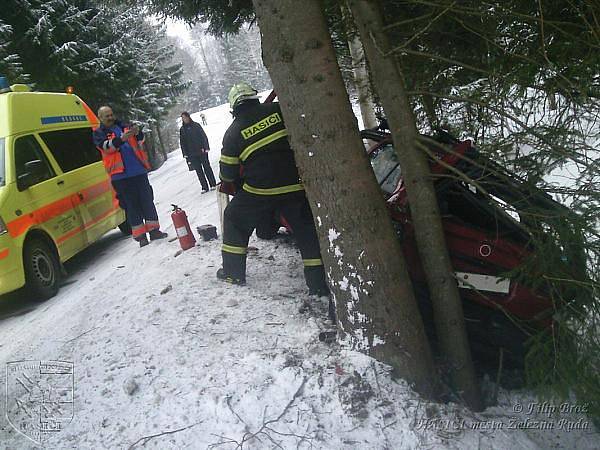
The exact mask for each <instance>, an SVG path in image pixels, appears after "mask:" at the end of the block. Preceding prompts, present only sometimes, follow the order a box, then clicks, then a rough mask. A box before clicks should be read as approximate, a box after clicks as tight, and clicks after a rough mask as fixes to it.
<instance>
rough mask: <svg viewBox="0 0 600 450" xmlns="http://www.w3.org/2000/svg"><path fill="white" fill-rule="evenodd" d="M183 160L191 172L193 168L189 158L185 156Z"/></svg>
mask: <svg viewBox="0 0 600 450" xmlns="http://www.w3.org/2000/svg"><path fill="white" fill-rule="evenodd" d="M185 162H186V164H187V166H188V170H189V171H190V172H191V171H192V170H194V166H193V165H192V162H191V161H190V160H189V158H188V157H187V156H186V158H185Z"/></svg>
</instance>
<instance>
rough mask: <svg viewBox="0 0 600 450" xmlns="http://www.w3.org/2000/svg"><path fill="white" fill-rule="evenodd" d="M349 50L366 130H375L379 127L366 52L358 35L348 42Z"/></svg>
mask: <svg viewBox="0 0 600 450" xmlns="http://www.w3.org/2000/svg"><path fill="white" fill-rule="evenodd" d="M348 48H349V49H350V56H351V57H352V73H353V74H354V84H355V86H356V90H357V92H358V105H359V107H360V114H361V116H362V121H363V125H364V127H365V128H375V127H376V126H377V119H376V118H375V104H374V103H373V100H372V97H371V86H370V83H369V72H368V71H367V63H366V61H365V51H364V49H363V45H362V43H361V42H360V38H359V37H358V36H357V35H354V36H353V37H351V38H350V39H349V40H348Z"/></svg>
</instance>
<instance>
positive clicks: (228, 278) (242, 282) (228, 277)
mask: <svg viewBox="0 0 600 450" xmlns="http://www.w3.org/2000/svg"><path fill="white" fill-rule="evenodd" d="M217 278H218V279H219V280H221V281H224V282H226V283H230V284H237V285H238V286H245V285H246V280H245V279H243V278H234V277H232V276H231V275H228V274H226V273H225V270H223V269H219V270H217Z"/></svg>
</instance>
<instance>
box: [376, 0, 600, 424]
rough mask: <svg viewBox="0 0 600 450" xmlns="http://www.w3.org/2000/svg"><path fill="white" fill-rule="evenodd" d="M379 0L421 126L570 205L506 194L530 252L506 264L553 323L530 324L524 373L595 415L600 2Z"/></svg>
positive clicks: (599, 412)
mask: <svg viewBox="0 0 600 450" xmlns="http://www.w3.org/2000/svg"><path fill="white" fill-rule="evenodd" d="M382 4H383V5H384V10H385V12H386V14H385V15H386V17H387V20H388V24H389V25H388V31H389V35H390V37H391V39H392V41H393V46H394V48H395V50H394V51H393V55H394V56H395V57H398V58H399V59H400V62H401V64H402V67H403V69H404V73H405V76H406V82H407V85H408V87H409V90H410V91H412V101H413V104H414V105H415V109H416V111H417V113H418V126H419V128H420V129H421V130H423V131H430V130H431V129H433V128H435V127H439V126H443V127H445V128H449V129H451V130H453V131H454V134H457V135H460V136H461V137H470V138H473V139H474V140H475V142H476V143H477V145H478V147H479V148H480V150H481V151H483V152H485V153H487V154H489V155H490V156H492V157H493V159H495V160H498V161H500V162H502V163H503V165H504V166H506V167H508V168H510V169H511V170H512V171H514V172H515V173H516V174H518V175H520V176H521V177H522V178H523V179H525V180H526V181H527V182H528V184H529V185H531V186H532V188H533V187H535V188H541V189H542V190H543V191H545V192H547V193H549V194H551V195H552V196H553V197H554V198H556V199H558V200H561V201H563V202H565V204H567V205H568V206H569V208H568V209H567V208H550V209H547V208H540V206H539V204H536V203H535V202H528V201H522V202H521V203H520V204H515V205H513V206H515V207H516V209H517V211H518V214H519V217H520V219H519V220H520V224H521V226H522V227H523V228H525V229H526V230H527V231H528V233H529V234H530V236H531V237H530V241H529V243H528V245H529V246H530V248H532V249H535V253H534V254H533V255H532V256H531V258H529V259H528V260H527V262H526V263H525V264H524V265H523V266H522V267H519V268H518V269H517V270H515V272H514V273H511V274H507V275H510V276H511V277H516V278H517V279H518V280H519V281H520V282H522V283H523V284H525V285H527V286H530V287H532V288H534V289H536V290H537V291H538V292H540V293H543V294H544V295H549V296H550V297H551V298H552V299H553V302H554V311H552V312H551V314H552V316H553V317H554V318H555V320H556V325H555V328H554V331H553V332H550V331H549V330H545V331H541V332H539V331H537V332H536V331H535V330H530V331H531V332H532V339H531V342H530V351H529V354H528V358H527V361H526V363H527V375H528V380H529V382H530V383H531V384H532V385H534V386H537V387H539V388H540V389H544V390H545V392H546V393H551V392H554V393H558V394H562V395H567V394H568V393H569V392H574V393H575V394H576V395H577V396H578V399H580V401H590V404H591V408H592V409H593V414H595V415H596V417H600V409H599V408H600V392H599V390H598V385H599V384H600V379H599V375H598V374H599V373H600V371H599V370H598V369H599V366H600V347H599V340H600V324H599V319H600V304H599V302H600V299H599V295H598V288H599V287H600V285H599V280H600V271H599V265H598V262H599V259H600V248H599V246H598V241H599V240H598V235H599V222H598V217H599V215H600V194H599V193H600V189H599V187H600V172H599V165H598V164H597V162H596V161H597V160H598V157H599V156H600V153H599V152H598V143H599V142H600V131H599V124H598V117H599V116H600V102H599V101H598V90H599V86H600V53H599V52H598V50H599V49H600V24H599V22H598V19H599V18H600V5H599V4H598V3H597V2H592V1H568V2H552V1H550V2H522V1H516V0H515V1H502V2H500V1H491V2H489V1H488V2H475V1H466V2H454V1H449V0H434V1H421V0H406V1H400V0H398V1H393V0H392V1H385V2H382ZM540 5H541V7H542V10H540V9H539V8H540ZM526 200H527V199H526Z"/></svg>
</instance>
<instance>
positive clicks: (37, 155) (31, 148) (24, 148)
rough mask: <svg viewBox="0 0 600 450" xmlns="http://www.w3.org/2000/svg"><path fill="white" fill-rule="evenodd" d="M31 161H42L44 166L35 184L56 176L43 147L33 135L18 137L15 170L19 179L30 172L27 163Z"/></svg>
mask: <svg viewBox="0 0 600 450" xmlns="http://www.w3.org/2000/svg"><path fill="white" fill-rule="evenodd" d="M31 161H41V162H42V166H41V169H40V170H39V174H38V175H37V178H36V179H35V180H34V182H33V184H38V183H41V182H42V181H46V180H49V179H50V178H52V177H54V176H56V174H55V173H54V170H52V166H50V161H48V158H47V157H46V155H45V154H44V151H43V150H42V147H41V146H40V144H39V143H38V141H37V140H36V139H35V137H33V135H31V134H30V135H28V136H23V137H20V138H17V140H16V141H15V172H16V174H17V180H18V179H19V177H20V176H23V175H25V174H27V173H28V172H29V169H28V168H27V166H26V164H27V163H28V162H31Z"/></svg>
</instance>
